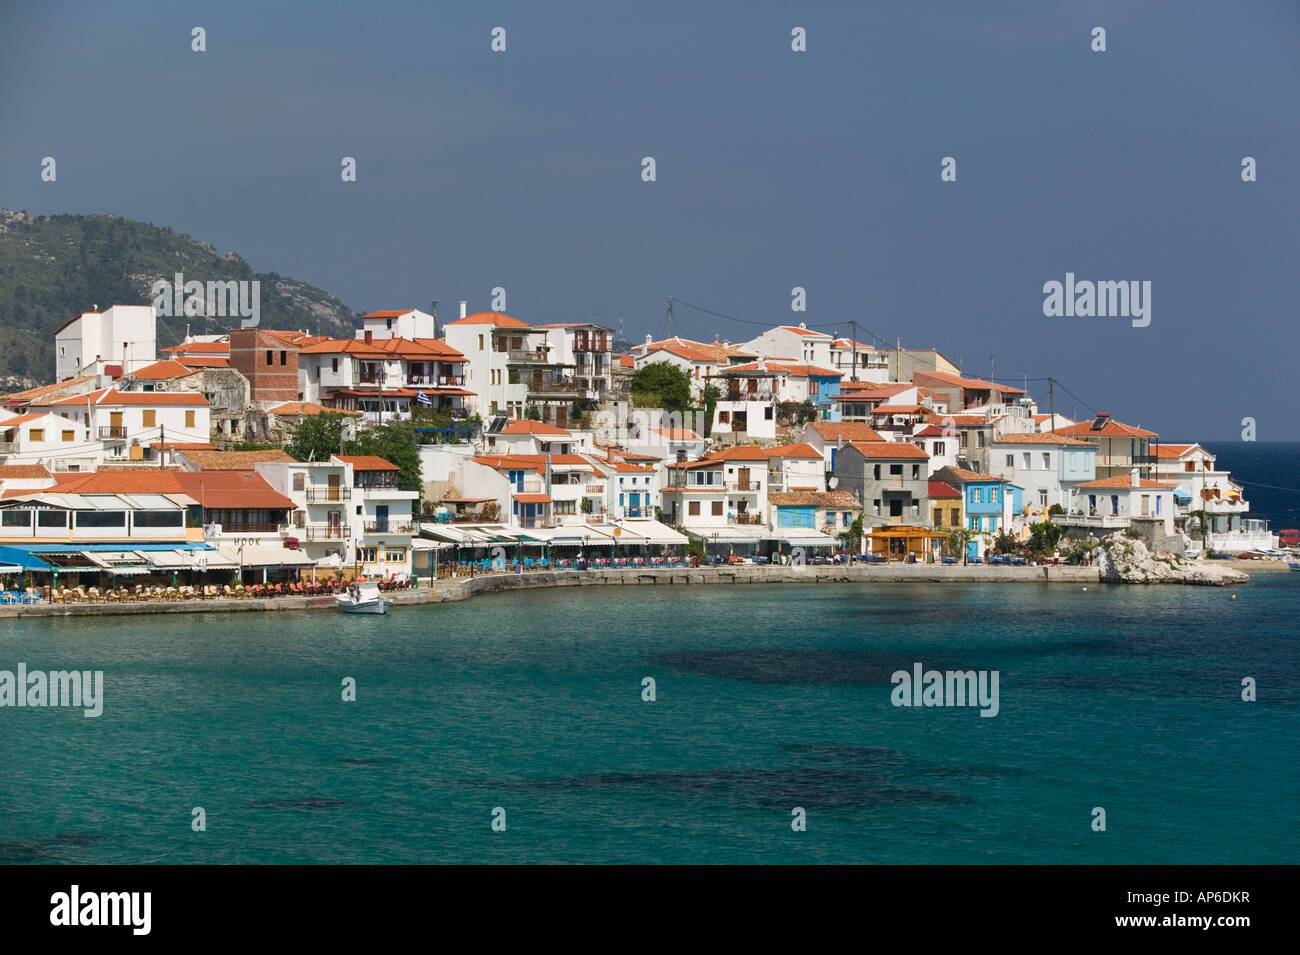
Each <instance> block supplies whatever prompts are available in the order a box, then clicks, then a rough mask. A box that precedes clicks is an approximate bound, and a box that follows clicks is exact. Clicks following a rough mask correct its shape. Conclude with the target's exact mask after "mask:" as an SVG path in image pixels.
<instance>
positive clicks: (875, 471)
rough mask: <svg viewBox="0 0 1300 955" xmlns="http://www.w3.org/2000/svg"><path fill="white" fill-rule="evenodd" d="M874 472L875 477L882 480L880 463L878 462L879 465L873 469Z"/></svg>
mask: <svg viewBox="0 0 1300 955" xmlns="http://www.w3.org/2000/svg"><path fill="white" fill-rule="evenodd" d="M872 474H873V475H874V477H875V479H876V480H877V481H879V480H880V465H879V464H877V465H876V466H875V468H874V469H873V470H872Z"/></svg>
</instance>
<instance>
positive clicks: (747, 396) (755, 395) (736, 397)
mask: <svg viewBox="0 0 1300 955" xmlns="http://www.w3.org/2000/svg"><path fill="white" fill-rule="evenodd" d="M773 394H774V392H773V391H772V389H771V388H757V389H755V390H753V391H741V390H739V389H732V390H728V391H727V392H726V393H725V394H724V395H723V396H722V398H721V399H720V400H721V401H771V400H772V395H773Z"/></svg>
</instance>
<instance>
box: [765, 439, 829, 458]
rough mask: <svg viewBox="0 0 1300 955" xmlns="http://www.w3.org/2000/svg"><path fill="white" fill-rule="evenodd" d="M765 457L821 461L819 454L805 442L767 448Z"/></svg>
mask: <svg viewBox="0 0 1300 955" xmlns="http://www.w3.org/2000/svg"><path fill="white" fill-rule="evenodd" d="M767 456H768V457H769V458H817V459H818V460H821V456H822V454H821V452H820V451H818V450H817V449H816V448H814V447H813V446H812V445H811V444H808V443H807V442H805V441H800V442H799V443H797V444H783V445H781V446H780V447H776V448H768V449H767Z"/></svg>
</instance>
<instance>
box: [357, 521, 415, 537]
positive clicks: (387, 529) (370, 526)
mask: <svg viewBox="0 0 1300 955" xmlns="http://www.w3.org/2000/svg"><path fill="white" fill-rule="evenodd" d="M414 526H415V525H414V524H413V523H412V522H410V521H366V522H365V524H363V525H362V528H361V532H362V533H363V534H410V533H411V532H412V530H413V529H414Z"/></svg>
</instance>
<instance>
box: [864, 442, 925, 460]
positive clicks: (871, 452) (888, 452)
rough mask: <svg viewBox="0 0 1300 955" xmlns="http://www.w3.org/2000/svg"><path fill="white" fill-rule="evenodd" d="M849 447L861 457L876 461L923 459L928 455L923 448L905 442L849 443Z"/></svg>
mask: <svg viewBox="0 0 1300 955" xmlns="http://www.w3.org/2000/svg"><path fill="white" fill-rule="evenodd" d="M849 447H852V448H854V449H856V450H857V451H858V452H859V453H860V454H861V455H862V456H863V457H865V458H872V459H877V460H898V459H901V458H918V459H919V458H925V459H926V460H929V457H930V455H928V454H927V453H926V452H925V450H924V449H923V448H918V447H917V446H916V445H914V444H908V443H907V442H906V441H850V442H849Z"/></svg>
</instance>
